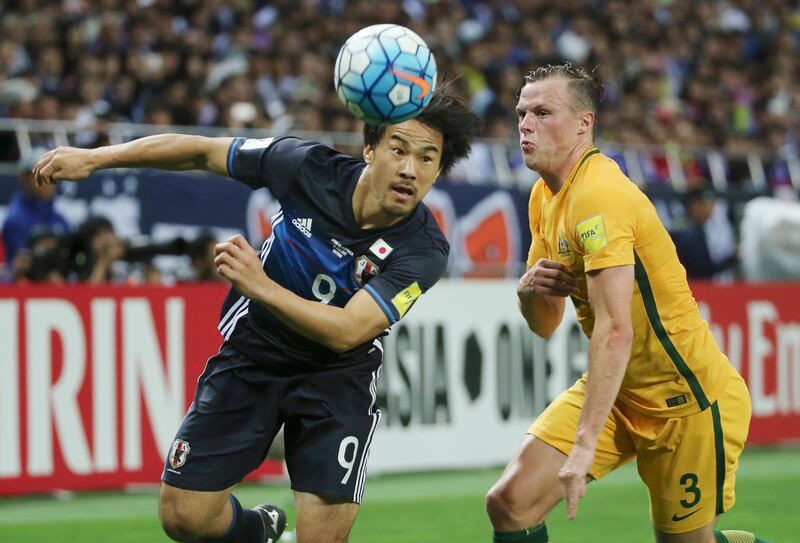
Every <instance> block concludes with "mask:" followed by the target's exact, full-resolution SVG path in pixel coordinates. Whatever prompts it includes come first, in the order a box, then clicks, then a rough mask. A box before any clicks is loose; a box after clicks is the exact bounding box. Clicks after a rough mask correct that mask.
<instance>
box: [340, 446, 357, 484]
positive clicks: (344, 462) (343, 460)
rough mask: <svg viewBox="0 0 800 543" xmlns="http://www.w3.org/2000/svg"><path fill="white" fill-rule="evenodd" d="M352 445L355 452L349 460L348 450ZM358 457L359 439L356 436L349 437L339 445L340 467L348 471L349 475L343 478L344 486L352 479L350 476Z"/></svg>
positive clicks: (346, 474)
mask: <svg viewBox="0 0 800 543" xmlns="http://www.w3.org/2000/svg"><path fill="white" fill-rule="evenodd" d="M350 445H352V446H353V452H352V454H350V455H349V456H350V457H349V458H348V454H347V448H348V447H349V446H350ZM356 456H358V438H357V437H356V436H347V437H346V438H344V439H343V440H342V442H341V443H339V465H340V466H342V467H343V468H344V469H346V470H347V473H345V474H344V477H343V478H342V484H343V485H346V484H347V480H348V479H350V475H351V474H352V473H353V466H354V465H355V463H356Z"/></svg>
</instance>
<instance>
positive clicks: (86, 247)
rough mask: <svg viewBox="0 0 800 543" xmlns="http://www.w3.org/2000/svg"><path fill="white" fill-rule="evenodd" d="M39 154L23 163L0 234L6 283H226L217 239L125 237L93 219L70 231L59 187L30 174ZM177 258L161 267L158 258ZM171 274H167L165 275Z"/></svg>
mask: <svg viewBox="0 0 800 543" xmlns="http://www.w3.org/2000/svg"><path fill="white" fill-rule="evenodd" d="M37 158H38V155H29V156H27V157H25V158H24V159H23V160H21V161H20V162H19V188H18V190H17V191H16V192H15V193H14V195H13V197H12V198H11V201H10V202H9V205H8V211H7V214H6V217H5V219H4V221H3V222H2V224H0V230H2V239H1V240H0V241H2V243H0V246H2V247H1V248H2V251H3V253H4V254H2V255H0V283H4V282H15V283H26V282H30V283H50V284H64V283H78V282H85V283H90V284H102V283H109V282H111V283H131V284H174V283H176V282H196V281H221V280H222V278H221V277H220V276H219V275H218V274H217V271H216V266H215V265H214V246H215V245H216V244H217V241H218V240H217V238H216V237H215V235H214V234H213V233H212V232H211V231H201V232H199V233H198V235H196V236H195V237H193V238H192V239H189V240H187V239H184V238H182V237H176V238H173V239H170V240H167V241H159V242H157V243H156V242H152V241H151V240H147V239H141V240H124V239H122V238H120V237H119V236H118V235H117V233H116V232H115V231H114V226H113V224H112V222H111V221H110V220H109V219H108V218H106V217H103V216H100V215H92V216H89V217H88V218H86V220H84V221H83V222H81V223H80V224H78V225H75V227H74V228H71V225H70V224H69V222H68V221H67V220H66V219H65V218H64V216H63V215H62V214H61V213H60V212H59V211H58V210H57V208H56V205H55V196H56V188H57V187H56V186H55V185H41V186H40V185H38V184H37V183H36V181H35V180H34V177H33V174H32V173H31V169H32V168H33V165H34V164H35V162H36V159H37ZM165 258H166V259H173V260H176V259H177V260H179V261H177V262H173V263H172V265H164V264H163V262H162V264H161V265H159V263H158V262H157V259H162V260H163V259H165ZM165 270H167V271H168V272H167V273H166V274H165V273H164V272H165Z"/></svg>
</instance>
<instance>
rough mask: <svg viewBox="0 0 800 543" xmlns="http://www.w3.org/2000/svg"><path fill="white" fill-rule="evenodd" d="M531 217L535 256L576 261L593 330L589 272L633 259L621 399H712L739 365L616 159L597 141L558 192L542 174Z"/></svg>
mask: <svg viewBox="0 0 800 543" xmlns="http://www.w3.org/2000/svg"><path fill="white" fill-rule="evenodd" d="M529 218H530V226H531V235H532V242H531V247H530V252H529V253H528V265H529V266H533V265H534V264H535V263H536V261H537V260H539V258H548V259H550V260H555V261H559V262H561V263H563V264H564V265H566V266H567V267H569V268H570V270H572V272H573V273H574V274H575V276H576V277H577V283H578V287H577V290H576V291H575V292H574V293H573V294H572V295H571V296H570V297H571V299H572V302H573V304H574V306H575V310H576V313H577V316H578V321H579V323H580V325H581V328H582V329H583V331H584V333H585V334H586V335H587V336H589V337H591V335H592V329H593V328H594V319H595V317H594V311H593V310H592V307H591V306H590V305H589V296H588V291H587V287H586V272H589V271H592V270H599V269H603V268H610V267H614V266H626V265H630V266H634V275H635V285H634V292H633V301H632V304H631V313H632V321H633V332H634V335H633V344H632V347H631V356H630V361H629V363H628V367H627V370H626V372H625V376H624V378H623V381H622V387H621V389H620V392H619V396H618V397H617V401H621V402H623V403H624V404H626V405H629V406H630V407H631V408H633V409H635V410H637V411H640V412H643V413H647V414H650V415H654V416H660V417H678V416H685V415H689V414H692V413H696V412H699V411H702V410H704V409H706V408H707V407H709V406H710V405H711V404H713V403H714V401H715V400H716V399H717V398H718V397H719V395H720V394H721V393H722V391H723V389H724V388H725V385H726V384H727V382H728V380H729V379H730V377H731V376H733V375H735V370H734V368H733V366H732V365H731V364H730V362H729V361H728V359H727V357H726V356H725V355H724V354H723V353H722V352H721V351H720V349H719V347H718V345H717V343H716V341H715V340H714V337H713V336H712V334H711V331H710V330H709V327H708V324H707V323H706V322H705V321H704V320H703V319H702V318H701V317H700V312H699V311H698V308H697V303H696V302H695V299H694V297H693V296H692V293H691V291H690V290H689V285H688V283H687V281H686V271H685V270H684V268H683V266H682V265H681V264H680V262H679V261H678V255H677V253H676V251H675V245H674V244H673V243H672V240H671V239H670V237H669V234H668V233H667V231H666V229H665V228H664V226H663V225H662V224H661V221H660V220H659V218H658V215H657V214H656V210H655V207H654V206H653V204H652V203H651V202H650V200H648V198H647V197H646V196H645V195H644V194H643V193H642V192H641V191H640V190H639V188H638V187H637V186H636V185H635V184H634V183H633V182H631V181H630V179H628V178H627V177H626V176H625V174H623V173H622V171H621V170H620V168H619V166H618V165H617V163H616V162H614V161H613V160H611V159H610V158H608V157H606V156H604V155H602V154H601V153H600V152H599V151H598V150H597V149H596V148H590V149H588V150H587V151H586V152H585V153H584V154H583V156H582V157H581V158H580V160H578V162H577V163H576V164H575V166H574V167H573V168H572V171H571V172H570V174H569V175H568V176H567V179H566V181H565V182H564V185H563V186H562V187H561V190H559V191H558V192H557V193H555V194H553V193H552V192H551V191H550V189H549V188H548V187H547V185H546V184H545V182H544V180H543V179H539V180H538V181H537V182H536V184H535V185H534V187H533V189H532V191H531V198H530V202H529Z"/></svg>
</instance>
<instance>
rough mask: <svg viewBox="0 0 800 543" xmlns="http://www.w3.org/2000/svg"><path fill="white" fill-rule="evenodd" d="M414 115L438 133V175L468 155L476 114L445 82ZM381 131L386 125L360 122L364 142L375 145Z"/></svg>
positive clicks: (477, 119) (475, 131)
mask: <svg viewBox="0 0 800 543" xmlns="http://www.w3.org/2000/svg"><path fill="white" fill-rule="evenodd" d="M414 118H415V119H416V120H417V121H419V122H421V123H422V124H424V125H427V126H429V127H430V128H433V129H434V130H437V131H438V132H439V133H441V134H442V139H443V142H444V143H443V145H444V149H443V150H442V160H441V173H442V174H446V173H447V172H449V171H450V169H451V168H452V167H453V165H454V164H455V163H456V162H458V161H459V160H461V159H462V158H464V157H466V156H467V155H468V154H469V151H470V148H471V147H472V140H474V139H475V136H476V135H477V134H478V131H479V130H480V128H481V119H480V117H478V116H477V115H476V114H475V112H474V111H472V110H471V109H470V108H469V107H468V106H467V105H466V104H464V102H463V101H462V100H461V99H460V98H458V97H457V96H455V95H454V94H450V92H449V91H448V89H447V85H443V86H442V87H440V88H438V89H436V91H434V93H433V96H432V97H431V101H430V102H429V103H428V105H427V106H425V109H423V110H422V112H421V113H420V114H419V115H417V116H416V117H414ZM385 133H386V125H376V124H369V123H366V124H364V145H368V146H370V147H372V148H375V147H376V146H377V145H378V142H380V141H381V138H383V135H384V134H385Z"/></svg>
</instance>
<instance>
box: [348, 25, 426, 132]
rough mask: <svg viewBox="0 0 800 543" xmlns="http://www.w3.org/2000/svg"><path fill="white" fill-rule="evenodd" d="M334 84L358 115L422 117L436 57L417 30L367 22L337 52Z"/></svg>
mask: <svg viewBox="0 0 800 543" xmlns="http://www.w3.org/2000/svg"><path fill="white" fill-rule="evenodd" d="M334 86H335V87H336V93H337V94H338V95H339V98H340V99H341V100H342V102H344V105H345V106H347V109H348V111H350V113H352V114H353V115H355V116H356V117H358V118H359V119H361V120H363V121H364V122H367V123H370V124H395V123H399V122H403V121H406V120H408V119H412V118H414V117H415V116H417V115H419V113H420V112H421V111H422V110H423V109H424V108H425V106H427V105H428V102H430V100H431V95H432V94H433V91H434V89H435V88H436V61H435V60H434V58H433V53H431V50H430V49H429V48H428V46H427V45H426V44H425V42H424V41H423V40H422V38H420V37H419V36H418V35H417V34H416V33H415V32H414V31H412V30H409V29H408V28H406V27H404V26H400V25H394V24H381V25H373V26H368V27H366V28H363V29H361V30H359V31H358V32H356V33H355V34H353V35H352V36H350V38H349V39H348V40H347V41H346V42H345V44H344V45H343V46H342V48H341V49H340V50H339V56H338V57H337V58H336V68H335V75H334Z"/></svg>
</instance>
